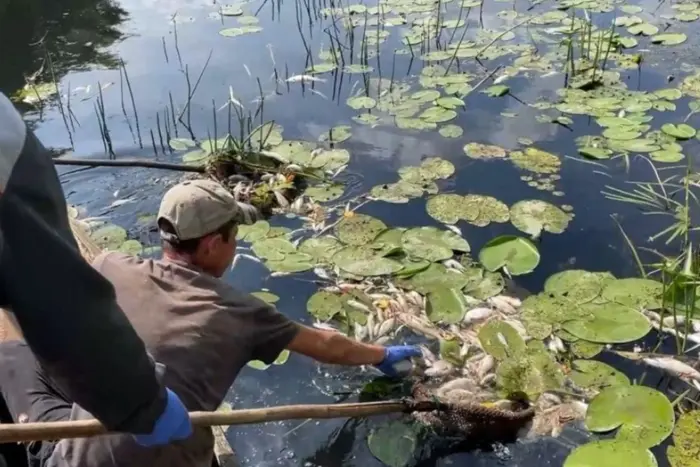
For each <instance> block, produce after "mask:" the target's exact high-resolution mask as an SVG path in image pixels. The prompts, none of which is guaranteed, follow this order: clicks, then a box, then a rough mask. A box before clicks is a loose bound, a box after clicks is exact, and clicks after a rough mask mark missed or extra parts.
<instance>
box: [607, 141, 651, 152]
mask: <svg viewBox="0 0 700 467" xmlns="http://www.w3.org/2000/svg"><path fill="white" fill-rule="evenodd" d="M609 146H610V149H612V150H614V151H629V152H653V151H658V150H659V149H661V147H660V146H659V145H658V144H656V141H654V140H653V139H647V138H641V139H633V140H631V141H610V144H609Z"/></svg>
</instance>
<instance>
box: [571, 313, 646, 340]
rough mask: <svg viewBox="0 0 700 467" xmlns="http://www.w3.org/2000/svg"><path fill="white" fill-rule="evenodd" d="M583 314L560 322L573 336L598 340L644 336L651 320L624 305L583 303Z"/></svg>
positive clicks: (633, 338)
mask: <svg viewBox="0 0 700 467" xmlns="http://www.w3.org/2000/svg"><path fill="white" fill-rule="evenodd" d="M582 309H583V310H584V311H585V312H586V314H585V315H584V316H581V317H578V318H575V319H572V320H570V321H567V322H565V323H563V325H562V327H563V329H565V330H566V331H569V332H570V333H571V334H573V335H574V336H576V337H578V338H580V339H585V340H587V341H591V342H598V343H601V344H617V343H624V342H632V341H635V340H637V339H641V338H642V337H644V336H646V335H647V334H648V333H649V331H650V330H651V323H650V322H649V320H648V319H647V318H646V317H645V316H644V315H643V314H641V313H640V312H639V311H637V310H634V309H632V308H628V307H626V306H623V305H617V304H606V305H593V304H587V305H583V306H582Z"/></svg>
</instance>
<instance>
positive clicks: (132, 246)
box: [117, 240, 143, 256]
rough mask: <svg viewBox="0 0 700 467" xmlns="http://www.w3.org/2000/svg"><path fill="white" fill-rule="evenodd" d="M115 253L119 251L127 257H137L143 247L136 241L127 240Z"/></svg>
mask: <svg viewBox="0 0 700 467" xmlns="http://www.w3.org/2000/svg"><path fill="white" fill-rule="evenodd" d="M117 251H121V252H122V253H125V254H127V255H131V256H137V255H140V254H141V253H142V252H143V245H141V242H139V241H138V240H127V241H125V242H124V243H122V244H121V245H119V248H117Z"/></svg>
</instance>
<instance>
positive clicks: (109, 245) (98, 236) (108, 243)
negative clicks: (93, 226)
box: [90, 224, 126, 250]
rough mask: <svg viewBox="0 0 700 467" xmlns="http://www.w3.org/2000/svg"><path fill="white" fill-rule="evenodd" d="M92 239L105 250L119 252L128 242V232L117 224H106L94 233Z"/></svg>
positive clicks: (91, 235)
mask: <svg viewBox="0 0 700 467" xmlns="http://www.w3.org/2000/svg"><path fill="white" fill-rule="evenodd" d="M90 238H92V240H93V241H94V242H95V244H96V245H97V246H98V247H100V248H101V249H103V250H118V249H119V247H120V246H121V245H122V244H123V243H124V242H125V241H126V230H124V228H123V227H120V226H118V225H115V224H105V225H103V226H102V227H100V228H98V229H97V230H95V231H93V232H92V233H91V234H90Z"/></svg>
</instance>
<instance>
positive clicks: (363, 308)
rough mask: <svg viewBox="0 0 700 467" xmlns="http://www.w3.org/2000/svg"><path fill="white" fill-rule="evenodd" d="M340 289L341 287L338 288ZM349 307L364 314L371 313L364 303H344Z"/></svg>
mask: <svg viewBox="0 0 700 467" xmlns="http://www.w3.org/2000/svg"><path fill="white" fill-rule="evenodd" d="M340 288H341V289H342V288H343V287H342V286H341V287H340ZM345 303H346V304H347V305H348V306H349V307H351V308H354V309H356V310H359V311H364V312H365V313H370V314H371V313H372V310H370V308H369V307H368V306H367V305H365V304H364V303H361V302H358V301H357V300H348V301H347V302H345Z"/></svg>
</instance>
